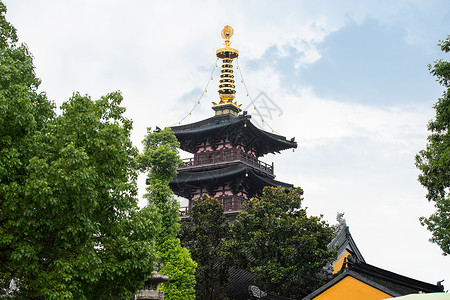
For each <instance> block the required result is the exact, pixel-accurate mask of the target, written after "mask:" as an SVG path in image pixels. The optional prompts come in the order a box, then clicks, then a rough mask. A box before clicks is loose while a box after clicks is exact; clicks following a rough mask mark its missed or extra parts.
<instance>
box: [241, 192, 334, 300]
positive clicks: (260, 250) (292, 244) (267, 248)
mask: <svg viewBox="0 0 450 300" xmlns="http://www.w3.org/2000/svg"><path fill="white" fill-rule="evenodd" d="M302 194H303V191H302V189H300V188H297V189H293V190H290V191H289V193H286V191H285V189H284V188H281V187H279V188H273V187H265V188H264V190H263V193H262V195H261V197H260V198H252V199H251V200H250V201H249V202H248V203H247V204H246V206H245V208H244V210H243V211H242V212H241V213H240V214H239V215H238V217H237V219H236V221H235V222H234V224H233V229H232V231H233V240H234V243H235V244H234V245H233V251H234V253H235V255H236V261H237V262H238V264H239V265H240V266H241V267H242V268H244V269H246V270H248V271H249V272H251V273H252V274H253V275H255V279H256V284H257V285H259V286H260V287H261V288H262V289H263V290H265V291H267V292H270V293H274V294H278V295H282V296H286V297H291V298H295V299H298V298H302V297H303V296H305V295H307V294H308V293H310V292H312V291H314V290H315V289H316V288H318V287H319V286H320V285H321V284H322V279H321V277H320V276H318V274H319V273H321V272H322V270H323V267H324V266H325V265H326V264H327V263H330V262H331V261H332V260H333V259H334V258H335V252H334V251H329V250H328V248H327V246H328V244H329V243H330V241H331V240H332V238H333V230H332V229H331V228H330V227H329V226H328V225H327V224H326V223H325V222H324V221H322V220H321V217H315V216H311V217H308V216H307V214H306V209H304V208H302V207H301V203H302V200H303V198H302Z"/></svg>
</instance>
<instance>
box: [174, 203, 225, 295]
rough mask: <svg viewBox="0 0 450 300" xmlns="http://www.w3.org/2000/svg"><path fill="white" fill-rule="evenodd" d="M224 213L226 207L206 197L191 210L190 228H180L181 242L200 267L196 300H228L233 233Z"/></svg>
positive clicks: (188, 226)
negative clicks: (226, 293) (227, 289)
mask: <svg viewBox="0 0 450 300" xmlns="http://www.w3.org/2000/svg"><path fill="white" fill-rule="evenodd" d="M223 213H224V207H223V205H222V204H220V202H219V201H218V200H217V199H215V198H212V197H207V196H206V195H203V197H202V198H201V199H200V200H198V201H196V202H195V203H194V206H193V207H192V210H191V215H190V218H191V224H189V225H188V224H186V223H183V225H182V227H181V232H180V237H181V242H182V244H183V246H185V247H187V248H188V249H189V250H190V251H191V254H192V258H193V259H194V260H195V261H196V262H197V264H198V266H197V271H196V273H195V278H196V280H197V285H196V287H195V290H196V296H197V299H202V300H216V299H226V296H225V289H226V287H227V283H228V277H229V272H228V270H229V268H230V264H231V259H230V256H229V251H228V248H227V243H228V242H229V240H230V238H231V231H230V226H229V224H228V221H227V219H226V217H225V216H224V214H223Z"/></svg>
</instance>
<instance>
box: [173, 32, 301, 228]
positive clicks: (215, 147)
mask: <svg viewBox="0 0 450 300" xmlns="http://www.w3.org/2000/svg"><path fill="white" fill-rule="evenodd" d="M232 35H233V29H232V28H231V27H230V26H225V27H224V29H223V30H222V37H223V38H224V40H225V43H224V46H225V47H224V48H221V49H219V50H217V51H216V55H217V57H218V58H219V59H221V60H222V67H221V74H220V85H219V95H220V102H219V103H214V102H213V107H212V109H213V110H214V112H215V113H214V116H213V117H211V118H208V119H206V120H202V121H199V122H196V123H191V124H187V125H182V126H175V127H172V131H173V133H174V134H175V136H176V137H177V139H178V141H179V142H180V145H181V149H182V150H184V151H187V152H189V153H191V154H193V156H194V157H193V158H188V159H185V160H184V161H183V163H182V164H181V165H180V166H179V168H178V172H179V173H178V176H177V177H176V178H174V179H173V181H172V182H171V184H170V186H171V188H172V190H173V191H174V193H175V194H176V195H178V196H181V197H184V198H186V199H188V201H189V205H188V207H187V208H186V209H185V211H184V212H183V213H182V215H181V217H182V219H187V218H188V216H189V212H190V209H191V208H192V205H193V201H194V200H195V199H197V198H199V197H200V196H201V195H203V194H208V195H209V196H212V197H215V198H216V199H218V200H219V201H220V202H221V203H222V204H223V205H224V207H225V214H226V216H227V218H228V219H229V220H231V221H232V220H234V218H235V217H236V215H237V214H238V213H239V211H240V210H241V208H242V203H244V202H245V201H247V200H249V199H250V198H252V197H255V196H259V195H260V193H261V192H262V189H263V187H265V186H282V187H284V188H286V189H288V188H290V187H293V185H291V184H288V183H284V182H281V181H276V180H275V174H274V165H273V163H272V164H268V163H265V162H263V161H261V160H260V157H262V156H264V155H266V154H268V153H278V152H280V151H281V150H286V149H290V148H296V147H297V143H296V142H295V141H294V139H291V140H287V139H286V138H285V137H283V136H280V135H277V134H273V133H269V132H267V131H264V130H261V129H259V128H257V127H256V126H255V125H254V124H253V123H252V122H251V116H250V115H248V114H247V113H246V112H245V111H244V112H242V110H241V109H240V106H241V105H238V104H237V102H236V101H235V94H236V90H235V80H234V74H233V59H235V58H237V57H238V55H239V52H238V51H237V50H236V49H233V48H231V47H230V44H231V42H230V38H231V36H232ZM241 112H242V114H241Z"/></svg>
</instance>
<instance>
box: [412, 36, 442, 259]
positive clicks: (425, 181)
mask: <svg viewBox="0 0 450 300" xmlns="http://www.w3.org/2000/svg"><path fill="white" fill-rule="evenodd" d="M439 46H440V47H441V50H442V51H443V52H445V53H448V52H450V36H447V39H446V40H444V41H440V43H439ZM428 68H429V70H430V72H431V74H432V75H433V76H435V77H436V79H437V81H438V82H439V83H440V84H441V85H442V86H443V87H444V88H445V90H444V93H443V95H442V97H441V98H439V99H438V101H437V102H436V104H435V105H434V109H435V110H436V116H435V118H434V120H431V121H430V122H429V123H428V130H429V131H430V132H431V134H430V135H429V136H428V144H427V146H426V149H425V150H422V151H420V152H419V154H418V155H416V167H417V168H418V169H419V170H420V171H421V174H420V175H419V182H420V183H421V184H422V185H423V186H424V187H426V188H427V190H428V193H427V199H428V201H432V202H434V205H435V207H436V212H435V213H434V214H432V215H431V216H429V217H428V218H425V217H421V218H420V222H421V224H422V225H424V226H427V228H428V230H429V231H431V233H432V238H431V239H430V241H431V242H433V243H436V244H438V245H439V246H440V247H441V249H442V251H443V254H444V255H448V254H450V197H449V191H450V133H449V130H450V62H448V61H444V60H438V61H436V62H435V63H434V65H429V66H428Z"/></svg>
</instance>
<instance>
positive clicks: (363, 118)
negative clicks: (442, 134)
mask: <svg viewBox="0 0 450 300" xmlns="http://www.w3.org/2000/svg"><path fill="white" fill-rule="evenodd" d="M5 3H6V5H7V8H8V13H7V18H8V19H9V20H10V21H11V22H12V23H13V24H14V26H15V27H16V28H17V29H18V34H19V36H20V38H21V40H22V41H24V42H26V43H27V45H28V47H29V48H30V50H31V52H32V53H33V55H34V57H35V61H34V62H35V65H36V73H37V75H38V76H39V77H40V78H41V79H42V85H41V89H42V90H44V91H46V92H47V95H48V96H49V98H50V99H53V100H54V101H55V102H56V103H57V104H58V105H60V104H61V103H62V102H63V101H64V100H66V99H68V98H69V97H70V96H71V95H72V93H73V92H74V91H80V92H81V93H82V94H90V95H92V96H93V97H94V98H96V97H100V96H101V95H104V94H106V93H108V92H110V91H114V90H121V91H122V93H123V95H124V97H125V101H124V105H125V106H126V107H127V115H128V117H130V118H132V119H133V120H134V131H133V141H134V143H135V144H136V146H139V147H140V141H141V140H142V139H143V137H144V134H145V132H146V127H148V126H152V127H155V126H159V127H164V126H169V125H172V124H174V123H176V122H178V121H179V120H181V119H182V118H183V117H184V116H185V115H186V114H187V113H188V112H189V111H190V110H191V108H192V107H194V105H195V103H197V101H198V100H199V98H200V95H201V94H202V91H203V89H204V88H205V86H206V84H207V83H209V87H208V89H207V92H206V93H205V96H204V97H203V98H202V99H201V101H200V102H201V103H200V105H198V107H197V108H196V109H195V110H194V112H193V113H192V116H189V117H188V118H187V119H186V121H185V122H184V123H187V122H194V121H197V120H200V119H203V118H206V117H210V116H212V114H213V111H212V110H211V109H210V106H211V102H212V101H216V102H217V99H218V94H217V86H218V69H217V68H216V69H215V73H214V74H213V80H210V73H211V69H212V68H213V67H214V62H215V50H216V49H218V48H220V47H222V43H223V40H222V39H221V37H220V31H221V30H222V28H223V26H224V25H227V24H228V25H231V26H233V28H234V30H235V33H234V36H233V38H232V47H235V48H237V49H238V50H239V52H240V57H239V65H240V67H241V71H242V72H243V75H244V79H245V83H246V84H247V87H248V89H249V92H250V95H251V96H252V97H253V98H254V99H255V100H256V101H258V99H257V98H256V97H257V95H259V94H260V93H261V92H264V93H265V95H266V96H267V97H268V98H269V99H270V100H271V101H273V102H274V103H275V104H276V106H278V107H279V111H280V112H281V114H280V113H278V114H274V115H273V116H272V117H271V118H268V119H266V122H268V123H269V124H270V126H271V127H273V128H274V129H275V130H276V131H277V132H279V133H281V134H283V135H285V136H287V137H288V138H290V137H293V136H295V137H296V140H297V141H298V142H299V148H298V149H297V150H296V151H295V152H291V151H284V152H282V153H281V154H279V155H276V156H274V155H268V156H267V157H264V158H262V160H263V161H265V162H268V163H270V162H271V161H274V162H275V171H276V174H277V179H278V180H283V181H287V182H290V183H293V184H295V185H297V186H301V187H302V188H303V189H304V190H305V205H306V206H308V209H309V212H310V213H311V214H316V215H317V214H323V215H324V218H325V219H326V220H328V221H329V222H330V223H331V224H334V223H336V220H335V217H336V213H337V212H345V218H346V219H347V224H348V225H349V226H350V230H351V232H352V235H353V237H354V239H355V241H356V243H357V245H358V247H359V248H360V251H361V252H362V254H363V256H364V257H365V259H366V261H367V262H368V263H370V264H373V265H376V266H379V267H381V268H386V269H388V270H391V271H394V272H397V273H400V274H402V275H405V276H409V277H413V278H416V279H419V280H424V281H427V282H431V283H435V282H437V281H438V280H442V279H446V281H445V282H444V284H445V283H447V284H446V285H447V288H448V286H449V285H450V271H449V270H450V259H449V258H448V257H444V256H442V255H441V251H440V250H439V248H438V247H437V246H436V245H434V244H431V243H429V242H428V239H429V237H430V234H429V233H428V232H427V231H426V229H425V228H423V227H422V226H420V224H419V221H418V218H419V217H420V216H422V215H429V214H430V213H432V212H433V210H434V209H433V206H432V205H431V204H429V203H428V202H427V201H426V199H425V193H426V192H425V190H424V189H423V188H422V187H421V186H420V184H419V183H418V182H417V175H418V171H417V170H416V168H415V166H414V156H415V154H416V153H417V152H418V151H419V150H420V149H423V148H424V147H425V144H426V136H427V131H426V124H427V122H428V121H429V120H430V119H431V118H432V117H433V114H434V111H433V109H432V105H433V103H434V102H436V100H437V98H438V97H439V96H440V95H441V94H442V91H443V89H442V87H440V86H439V85H438V84H437V83H436V82H435V80H434V78H433V77H432V76H431V75H430V74H429V72H428V69H427V65H428V64H430V63H432V62H433V61H434V60H436V59H439V58H444V59H446V60H450V57H449V56H448V55H444V54H442V53H441V52H440V49H439V48H438V47H437V46H436V44H437V42H438V40H439V39H444V38H445V37H446V36H447V35H448V34H450V31H449V28H450V5H449V4H448V1H445V0H442V1H435V0H431V1H419V0H416V1H413V0H409V1H406V0H405V1H387V0H386V1H227V4H226V6H225V5H224V4H223V2H221V1H208V2H206V3H205V2H200V1H143V0H131V1H111V0H110V1H106V0H96V1H88V0H80V1H75V0H68V1H51V0H23V1H13V0H6V1H5ZM235 66H236V65H235ZM235 72H236V78H237V84H236V88H237V101H238V102H239V103H242V105H243V107H247V106H248V105H250V100H249V97H247V95H246V91H245V88H244V86H243V85H242V84H241V83H240V80H241V78H240V75H239V72H238V70H235ZM257 104H258V106H259V105H261V104H262V102H259V103H258V102H257ZM249 113H250V114H252V115H253V120H254V122H256V123H259V124H263V123H262V122H261V120H259V117H258V115H257V114H255V112H254V111H253V110H252V109H250V110H249ZM263 128H264V129H266V130H268V127H267V126H263ZM183 156H187V155H186V154H183ZM140 181H141V182H140V186H141V187H142V186H143V183H144V178H143V177H141V179H140Z"/></svg>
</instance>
